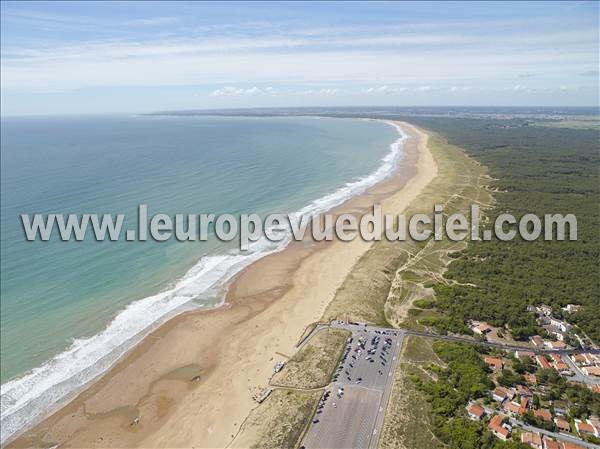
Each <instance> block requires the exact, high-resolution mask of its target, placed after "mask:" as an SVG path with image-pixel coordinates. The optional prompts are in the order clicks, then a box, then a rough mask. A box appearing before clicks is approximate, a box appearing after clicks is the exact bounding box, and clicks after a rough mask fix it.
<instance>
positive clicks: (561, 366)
mask: <svg viewBox="0 0 600 449" xmlns="http://www.w3.org/2000/svg"><path fill="white" fill-rule="evenodd" d="M550 357H552V360H554V368H555V369H556V371H558V372H559V373H561V374H572V373H571V369H570V368H569V365H567V364H566V363H565V362H564V361H563V359H562V357H561V356H560V355H558V354H552V355H551V356H550Z"/></svg>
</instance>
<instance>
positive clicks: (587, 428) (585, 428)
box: [575, 419, 600, 437]
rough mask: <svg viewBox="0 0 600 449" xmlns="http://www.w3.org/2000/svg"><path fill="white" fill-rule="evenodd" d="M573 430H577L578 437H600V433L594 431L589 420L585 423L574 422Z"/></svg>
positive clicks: (577, 420)
mask: <svg viewBox="0 0 600 449" xmlns="http://www.w3.org/2000/svg"><path fill="white" fill-rule="evenodd" d="M575 428H576V429H577V432H579V435H581V436H583V435H586V434H587V435H594V436H595V437H597V436H600V431H598V429H596V427H594V426H593V425H592V424H591V423H590V421H589V419H588V420H587V422H586V421H581V420H579V419H576V420H575Z"/></svg>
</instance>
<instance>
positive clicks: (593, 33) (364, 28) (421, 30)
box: [1, 1, 599, 116]
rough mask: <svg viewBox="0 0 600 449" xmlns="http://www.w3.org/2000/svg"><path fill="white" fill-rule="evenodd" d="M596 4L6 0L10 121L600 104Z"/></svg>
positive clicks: (4, 76) (5, 111)
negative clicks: (192, 112) (248, 110)
mask: <svg viewBox="0 0 600 449" xmlns="http://www.w3.org/2000/svg"><path fill="white" fill-rule="evenodd" d="M598 23H599V3H598V2H586V1H581V2H548V3H546V2H516V3H510V2H497V3H496V2H480V3H476V2H468V3H463V2H456V3H454V2H439V3H437V2H414V3H412V2H370V3H361V2H347V3H341V2H308V3H303V2H290V3H283V2H280V3H276V2H269V3H254V2H239V3H235V2H228V3H218V2H210V3H197V2H196V3H187V2H164V3H163V2H148V3H145V2H106V3H104V2H64V3H61V2H27V1H18V2H17V1H15V2H13V1H2V2H1V38H2V40H1V62H2V64H1V80H2V82H1V90H2V92H1V93H2V115H3V116H9V115H51V114H88V113H140V112H152V111H159V110H181V109H220V108H243V107H280V106H293V107H298V106H368V105H373V106H377V105H381V106H392V105H393V106H423V105H429V106H436V105H439V106H449V105H463V106H493V105H498V106H597V105H598V104H599V90H598V84H599V73H598V67H599V25H598Z"/></svg>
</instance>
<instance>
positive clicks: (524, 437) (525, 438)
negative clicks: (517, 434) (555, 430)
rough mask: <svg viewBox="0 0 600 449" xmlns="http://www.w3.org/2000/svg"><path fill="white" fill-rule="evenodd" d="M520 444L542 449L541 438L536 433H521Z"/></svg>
mask: <svg viewBox="0 0 600 449" xmlns="http://www.w3.org/2000/svg"><path fill="white" fill-rule="evenodd" d="M521 443H525V444H529V445H530V446H531V447H535V448H537V449H544V446H542V437H540V434H539V433H537V432H523V433H522V434H521Z"/></svg>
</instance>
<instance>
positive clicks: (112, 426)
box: [10, 123, 437, 448]
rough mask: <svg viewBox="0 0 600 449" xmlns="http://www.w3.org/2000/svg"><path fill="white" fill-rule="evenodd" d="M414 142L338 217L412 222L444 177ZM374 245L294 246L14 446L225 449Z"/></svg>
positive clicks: (423, 145)
mask: <svg viewBox="0 0 600 449" xmlns="http://www.w3.org/2000/svg"><path fill="white" fill-rule="evenodd" d="M400 125H401V126H402V127H403V129H404V130H405V132H406V133H407V134H408V135H409V139H408V141H407V142H406V144H405V147H404V152H405V155H404V159H403V160H402V162H401V164H400V165H401V166H400V167H399V168H398V170H397V171H396V172H395V173H394V175H393V176H391V177H389V178H388V179H387V180H385V181H383V182H382V183H380V184H378V185H376V186H374V187H373V188H372V189H370V190H369V191H368V192H366V193H365V194H363V195H360V196H357V197H355V198H352V199H351V200H349V201H348V202H346V203H345V204H343V205H341V206H340V207H338V208H337V209H336V210H335V211H334V212H335V213H342V212H345V213H347V212H349V213H356V214H361V213H364V212H366V211H368V210H370V208H371V207H372V205H373V204H375V203H381V205H382V210H383V212H384V213H395V214H398V213H401V212H402V211H403V210H404V209H405V208H406V207H407V206H408V204H409V203H410V202H411V201H412V200H413V199H415V198H416V197H417V195H418V194H419V193H420V192H421V191H422V190H423V188H424V187H425V186H427V184H428V183H429V182H430V181H431V180H432V179H433V178H434V177H435V176H436V175H437V167H436V165H435V161H434V159H433V157H432V155H431V153H430V152H429V150H428V148H427V135H426V134H424V133H423V132H421V131H420V130H418V129H416V128H415V127H412V126H411V125H408V124H403V123H400ZM370 245H371V243H370V242H364V241H363V240H361V239H359V238H358V239H355V240H353V241H351V242H341V241H335V240H334V241H332V242H314V241H311V240H306V241H303V242H294V243H292V244H290V245H289V246H288V248H286V249H285V250H284V251H282V252H279V253H276V254H272V255H270V256H267V257H265V258H263V259H261V260H259V261H257V262H255V263H254V264H252V265H251V266H249V267H248V268H247V269H246V270H244V271H243V272H241V273H240V274H238V275H237V276H236V278H235V279H234V280H233V281H232V284H231V286H230V288H229V290H228V294H227V301H226V303H227V305H226V306H225V307H223V308H220V309H216V310H211V311H200V312H188V313H186V314H183V315H180V316H178V317H175V318H173V319H172V320H170V321H169V322H167V323H165V324H164V325H163V326H161V327H159V328H158V329H157V330H156V331H154V332H153V333H152V334H151V335H149V336H148V337H146V338H145V339H144V340H143V341H142V342H141V343H140V344H139V345H138V346H136V347H135V348H134V349H133V350H132V351H130V352H129V353H128V355H126V356H125V357H124V358H123V359H122V360H121V361H120V362H119V363H118V364H117V365H115V366H114V367H113V368H112V369H111V370H110V371H109V372H107V373H106V374H105V375H104V376H102V377H101V379H100V380H99V381H98V382H96V383H94V384H93V385H92V386H91V387H89V388H88V389H87V390H86V391H84V392H83V393H81V394H80V395H79V396H78V397H77V398H75V399H74V400H73V401H72V402H71V403H70V404H68V405H67V406H65V407H64V408H62V409H61V410H59V411H58V412H57V413H55V414H53V415H52V416H50V417H49V418H47V419H46V420H44V421H43V422H42V423H40V424H39V425H37V426H36V427H34V428H33V429H32V430H30V431H28V432H27V433H25V434H24V435H23V436H21V437H20V438H18V439H17V440H15V441H14V442H13V443H12V444H11V445H10V446H11V447H32V446H33V447H50V446H53V445H57V444H59V445H60V447H147V448H149V447H204V448H221V447H226V446H227V445H228V444H229V443H230V442H231V440H232V439H233V437H234V435H235V434H236V433H237V431H238V429H239V426H240V424H241V423H242V421H243V420H244V419H245V417H246V416H247V415H248V414H249V412H250V410H251V409H252V408H254V407H256V406H257V404H256V402H254V400H253V399H252V396H253V395H254V394H256V393H257V392H258V391H260V389H261V388H263V387H265V386H266V384H267V382H268V379H269V377H270V376H271V374H272V372H273V365H274V364H275V363H276V362H277V361H278V360H285V358H286V357H288V356H291V355H292V354H293V352H294V350H295V349H294V346H295V344H296V342H297V341H298V339H299V338H300V336H301V335H302V333H303V331H304V329H305V328H306V326H307V325H309V324H310V323H313V322H315V321H318V320H319V319H320V317H321V316H322V314H323V311H324V309H325V307H326V306H327V304H328V303H329V301H331V299H332V298H333V296H334V294H335V291H336V289H337V288H338V287H339V286H340V285H341V284H342V282H343V280H344V279H345V277H346V276H347V275H348V274H349V273H350V272H351V271H352V267H353V266H354V264H355V263H356V262H357V261H358V259H359V258H360V257H361V256H362V255H363V254H364V253H365V252H366V251H367V250H368V249H369V247H370Z"/></svg>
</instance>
